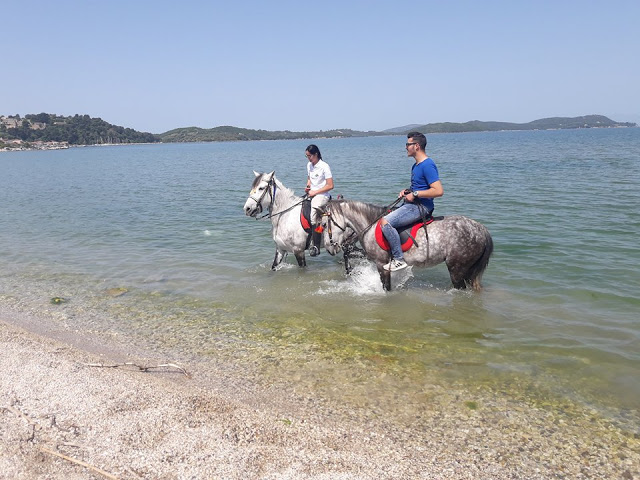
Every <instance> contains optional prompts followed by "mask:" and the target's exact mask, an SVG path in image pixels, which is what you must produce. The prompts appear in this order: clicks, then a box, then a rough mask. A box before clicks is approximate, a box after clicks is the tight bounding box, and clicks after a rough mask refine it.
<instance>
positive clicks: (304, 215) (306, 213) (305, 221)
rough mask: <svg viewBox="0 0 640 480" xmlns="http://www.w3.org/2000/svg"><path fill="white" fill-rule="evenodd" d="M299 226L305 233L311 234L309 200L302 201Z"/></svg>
mask: <svg viewBox="0 0 640 480" xmlns="http://www.w3.org/2000/svg"><path fill="white" fill-rule="evenodd" d="M300 225H302V228H303V229H304V231H305V232H307V233H309V234H310V233H311V199H310V198H306V199H304V200H303V201H302V208H301V209H300Z"/></svg>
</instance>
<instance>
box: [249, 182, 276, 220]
mask: <svg viewBox="0 0 640 480" xmlns="http://www.w3.org/2000/svg"><path fill="white" fill-rule="evenodd" d="M260 183H262V182H260ZM272 188H273V193H271V189H272ZM276 189H277V186H276V181H275V179H274V178H273V175H272V176H271V178H270V179H269V181H268V182H267V187H266V188H265V189H264V190H263V191H262V194H261V195H260V197H259V198H256V196H255V194H256V193H257V187H256V188H254V189H253V190H251V191H250V192H249V198H250V199H251V200H253V201H254V202H256V207H258V213H262V211H263V207H262V201H263V200H264V197H265V195H266V194H267V192H269V196H270V197H271V201H270V202H269V208H268V210H269V211H271V208H272V207H273V201H274V199H275V198H276ZM256 218H257V217H256Z"/></svg>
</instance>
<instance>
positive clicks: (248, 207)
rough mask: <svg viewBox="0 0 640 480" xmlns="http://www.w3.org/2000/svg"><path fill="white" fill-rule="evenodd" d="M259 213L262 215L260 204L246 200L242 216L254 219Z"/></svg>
mask: <svg viewBox="0 0 640 480" xmlns="http://www.w3.org/2000/svg"><path fill="white" fill-rule="evenodd" d="M250 202H251V203H252V204H250ZM260 213H262V204H260V203H257V202H255V201H254V200H253V199H249V200H247V203H245V204H244V214H245V215H246V216H247V217H255V216H256V215H258V214H260Z"/></svg>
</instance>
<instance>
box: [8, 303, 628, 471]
mask: <svg viewBox="0 0 640 480" xmlns="http://www.w3.org/2000/svg"><path fill="white" fill-rule="evenodd" d="M26 323H27V324H28V322H26ZM24 326H25V322H24V321H20V322H14V321H12V317H11V316H10V315H8V314H7V313H6V312H5V313H4V314H3V315H0V348H1V349H2V355H0V371H1V372H2V375H1V377H0V418H1V421H0V478H6V479H37V478H47V479H70V478H74V479H75V478H78V479H80V478H82V479H85V478H120V479H138V478H144V479H186V478H194V479H196V478H198V479H200V478H211V479H416V478H421V479H432V478H433V479H489V478H491V479H548V478H572V479H573V478H585V479H587V478H589V479H594V478H602V479H605V478H606V479H613V478H616V479H634V478H636V479H637V478H640V431H639V430H636V431H635V432H634V431H629V429H621V428H618V427H616V426H615V425H613V424H612V423H610V422H608V421H605V420H604V419H602V418H601V417H599V416H598V415H596V413H595V412H589V411H581V410H575V411H572V412H566V411H564V412H562V415H560V414H559V412H558V411H556V410H554V408H551V407H548V408H543V407H535V406H532V405H529V404H526V403H522V402H519V401H516V400H514V399H513V398H511V397H509V396H508V395H504V396H497V397H496V396H495V395H493V396H491V395H488V394H485V393H483V392H474V398H475V399H477V400H476V401H474V402H473V403H470V402H466V403H465V402H464V401H461V399H460V396H461V395H462V391H456V390H455V389H452V390H450V391H449V390H447V391H438V392H434V394H433V395H432V396H431V400H430V403H429V408H427V409H426V410H425V412H427V413H425V415H424V416H423V417H422V418H420V419H416V420H415V423H414V426H413V427H401V428H399V427H398V426H397V425H395V424H394V423H393V422H387V421H386V419H385V418H378V419H376V418H374V419H369V420H367V421H363V420H362V418H361V417H359V416H358V415H357V413H356V414H354V415H351V416H350V415H345V414H344V412H337V411H335V409H332V408H331V406H330V405H326V404H324V403H323V402H322V401H321V399H314V398H305V399H300V398H296V397H294V396H289V395H288V394H286V393H285V394H282V392H268V391H266V392H265V391H262V392H260V394H259V399H258V397H253V398H248V397H247V395H246V392H245V393H241V392H238V395H235V394H234V390H233V388H231V389H230V388H228V385H223V384H222V383H224V382H225V380H224V378H225V377H224V376H221V378H220V382H221V384H220V385H217V386H216V385H215V373H214V374H212V373H211V372H206V375H207V376H208V378H209V381H211V378H213V383H210V384H209V386H208V387H206V386H203V384H202V383H200V382H198V381H197V379H198V377H199V376H201V375H205V372H199V371H198V370H197V367H194V368H191V366H190V365H179V366H180V367H182V368H184V369H185V370H186V372H187V373H188V374H189V375H188V376H187V375H185V374H184V372H183V371H181V370H180V369H178V368H176V367H173V366H169V367H161V368H152V369H149V370H147V371H142V370H140V369H139V368H138V367H140V366H142V367H149V366H155V365H158V362H157V360H150V359H148V358H135V357H132V356H127V355H125V354H123V353H122V352H116V351H110V350H109V349H108V348H102V351H100V349H99V348H88V349H83V348H79V347H78V343H77V342H73V341H70V340H71V339H72V337H73V332H67V335H68V336H69V338H68V339H67V340H69V341H67V340H65V339H61V338H60V336H56V338H55V339H54V338H50V336H47V335H43V334H42V332H36V331H34V330H35V329H29V328H24ZM103 347H104V346H103ZM126 362H130V363H133V364H134V365H129V366H127V365H121V364H122V363H126ZM96 364H103V365H114V364H118V365H119V366H118V367H114V368H107V367H99V366H93V365H96ZM136 365H137V366H136ZM565 410H566V407H565Z"/></svg>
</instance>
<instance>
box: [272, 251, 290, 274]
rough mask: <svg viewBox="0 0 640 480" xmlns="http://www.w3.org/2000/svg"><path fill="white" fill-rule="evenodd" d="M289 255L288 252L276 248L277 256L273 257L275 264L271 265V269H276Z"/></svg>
mask: <svg viewBox="0 0 640 480" xmlns="http://www.w3.org/2000/svg"><path fill="white" fill-rule="evenodd" d="M286 257H287V252H285V251H282V250H279V249H278V248H276V256H275V258H274V259H273V265H271V270H275V269H276V268H278V266H279V265H280V264H281V263H282V261H283V260H284V259H285V258H286Z"/></svg>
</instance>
